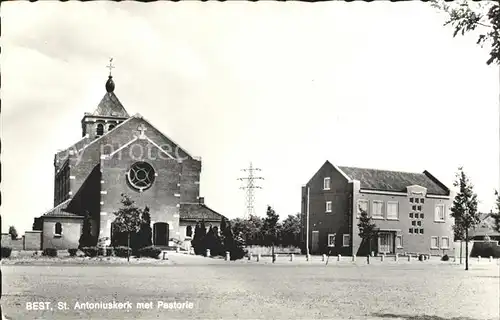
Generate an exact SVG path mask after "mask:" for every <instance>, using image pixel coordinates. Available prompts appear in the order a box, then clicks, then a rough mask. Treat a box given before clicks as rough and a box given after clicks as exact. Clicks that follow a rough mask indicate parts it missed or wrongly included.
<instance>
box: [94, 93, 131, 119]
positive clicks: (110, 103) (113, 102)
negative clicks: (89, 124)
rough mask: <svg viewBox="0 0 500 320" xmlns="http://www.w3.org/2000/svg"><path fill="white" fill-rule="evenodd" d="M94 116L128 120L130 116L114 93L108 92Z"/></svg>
mask: <svg viewBox="0 0 500 320" xmlns="http://www.w3.org/2000/svg"><path fill="white" fill-rule="evenodd" d="M92 115H93V116H101V117H121V118H128V117H129V115H128V113H127V111H126V110H125V108H124V107H123V105H122V104H121V102H120V100H118V98H117V97H116V95H115V94H114V92H106V93H105V94H104V97H103V98H102V100H101V102H99V105H97V109H95V111H94V112H93V113H92Z"/></svg>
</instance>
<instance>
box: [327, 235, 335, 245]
mask: <svg viewBox="0 0 500 320" xmlns="http://www.w3.org/2000/svg"><path fill="white" fill-rule="evenodd" d="M328 246H329V247H335V233H331V234H329V235H328Z"/></svg>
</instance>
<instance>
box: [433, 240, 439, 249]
mask: <svg viewBox="0 0 500 320" xmlns="http://www.w3.org/2000/svg"><path fill="white" fill-rule="evenodd" d="M431 249H439V238H438V237H431Z"/></svg>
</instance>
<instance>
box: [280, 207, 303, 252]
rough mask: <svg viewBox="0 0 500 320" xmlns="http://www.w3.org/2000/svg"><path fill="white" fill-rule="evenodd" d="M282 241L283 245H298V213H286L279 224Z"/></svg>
mask: <svg viewBox="0 0 500 320" xmlns="http://www.w3.org/2000/svg"><path fill="white" fill-rule="evenodd" d="M281 237H282V243H281V244H283V245H285V246H299V245H300V213H297V214H296V215H288V217H287V218H286V219H285V220H284V221H283V223H282V224H281Z"/></svg>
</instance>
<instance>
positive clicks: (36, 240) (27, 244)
mask: <svg viewBox="0 0 500 320" xmlns="http://www.w3.org/2000/svg"><path fill="white" fill-rule="evenodd" d="M41 249H42V232H41V231H26V232H25V233H24V250H41Z"/></svg>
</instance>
